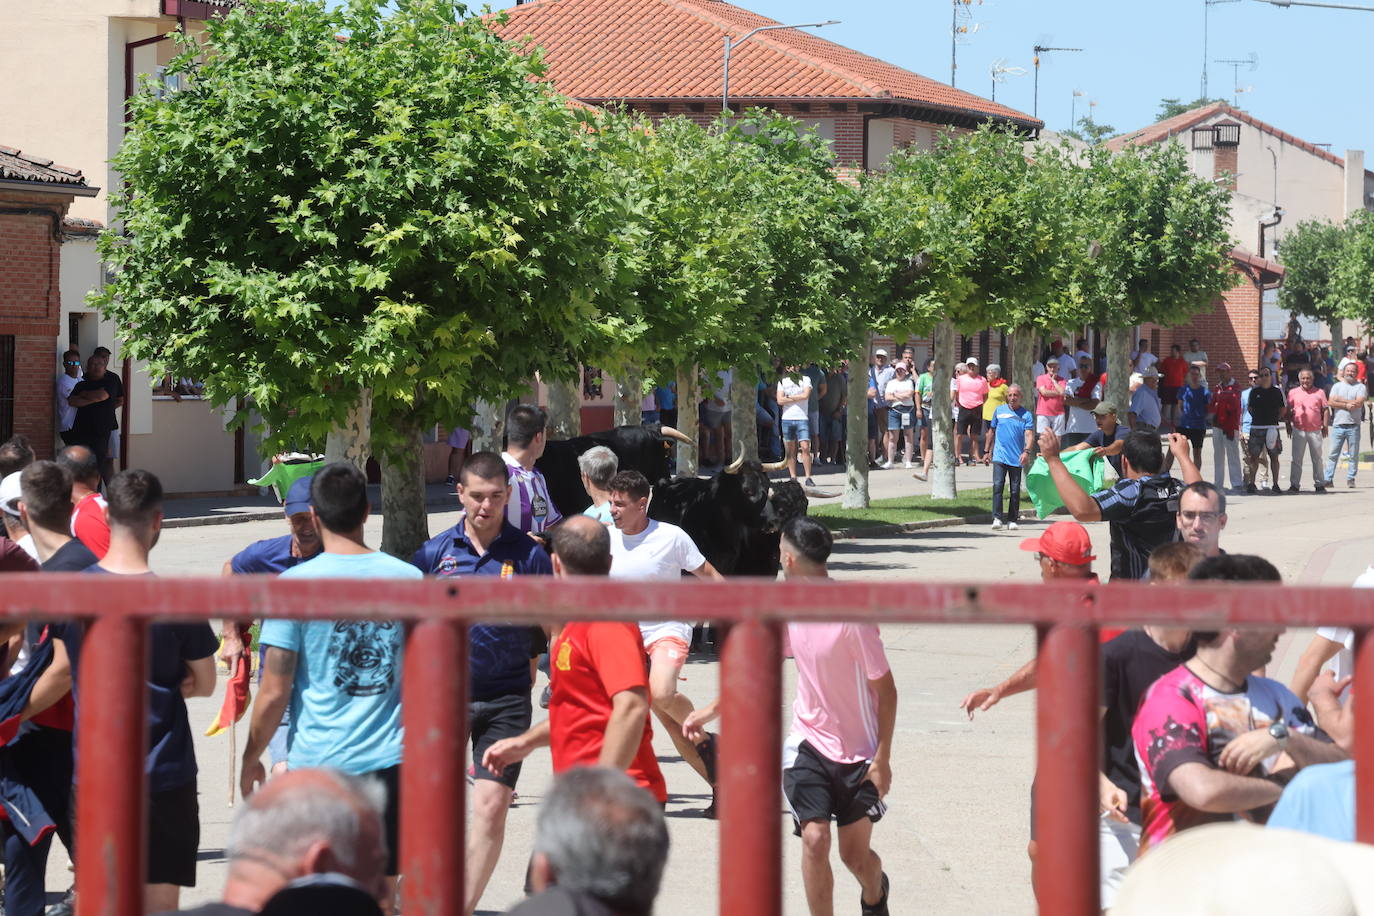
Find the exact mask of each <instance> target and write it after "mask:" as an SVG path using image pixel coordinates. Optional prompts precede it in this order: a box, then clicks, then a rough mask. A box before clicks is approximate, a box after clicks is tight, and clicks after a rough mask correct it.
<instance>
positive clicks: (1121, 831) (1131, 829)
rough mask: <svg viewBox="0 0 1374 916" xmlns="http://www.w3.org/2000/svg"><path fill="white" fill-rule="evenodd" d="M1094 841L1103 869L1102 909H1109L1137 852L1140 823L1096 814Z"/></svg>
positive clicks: (1138, 848)
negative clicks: (1098, 816)
mask: <svg viewBox="0 0 1374 916" xmlns="http://www.w3.org/2000/svg"><path fill="white" fill-rule="evenodd" d="M1097 841H1098V842H1097V845H1098V848H1099V850H1100V852H1099V855H1100V858H1101V869H1102V874H1101V884H1102V909H1104V910H1109V909H1111V908H1112V905H1113V904H1115V903H1116V892H1117V891H1118V890H1120V889H1121V882H1122V881H1123V880H1125V878H1126V869H1128V868H1130V867H1131V863H1132V862H1134V861H1135V857H1136V855H1138V854H1139V852H1140V825H1139V824H1123V823H1121V822H1120V821H1118V820H1113V819H1111V818H1107V817H1101V818H1098V826H1097Z"/></svg>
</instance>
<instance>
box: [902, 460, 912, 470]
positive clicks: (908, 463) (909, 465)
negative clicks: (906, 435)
mask: <svg viewBox="0 0 1374 916" xmlns="http://www.w3.org/2000/svg"><path fill="white" fill-rule="evenodd" d="M902 467H904V468H906V469H907V470H908V471H909V470H911V462H910V461H908V462H907V463H906V464H904V465H902Z"/></svg>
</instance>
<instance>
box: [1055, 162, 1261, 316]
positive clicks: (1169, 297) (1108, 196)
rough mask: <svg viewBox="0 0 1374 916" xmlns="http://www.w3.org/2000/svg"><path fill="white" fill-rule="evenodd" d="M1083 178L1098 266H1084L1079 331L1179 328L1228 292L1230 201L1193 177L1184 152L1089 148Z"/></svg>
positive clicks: (1094, 260) (1084, 203) (1224, 191)
mask: <svg viewBox="0 0 1374 916" xmlns="http://www.w3.org/2000/svg"><path fill="white" fill-rule="evenodd" d="M1083 179H1084V184H1083V190H1082V194H1081V197H1080V205H1081V206H1082V208H1083V210H1082V212H1083V214H1084V218H1085V220H1086V221H1087V223H1088V225H1089V227H1090V228H1089V233H1090V234H1089V235H1088V236H1087V238H1088V239H1090V240H1091V241H1092V243H1093V250H1094V257H1092V258H1091V259H1089V260H1087V261H1085V262H1084V274H1083V277H1082V281H1081V282H1082V286H1083V289H1084V291H1085V293H1086V299H1085V300H1084V301H1085V303H1086V305H1087V308H1086V309H1085V310H1084V312H1083V313H1082V314H1081V315H1080V316H1079V318H1080V320H1081V322H1082V323H1088V324H1094V325H1096V326H1098V327H1104V328H1121V327H1129V326H1131V325H1135V324H1141V323H1143V322H1155V323H1157V324H1162V325H1170V324H1177V323H1179V322H1182V321H1186V320H1187V319H1188V318H1189V317H1191V316H1192V315H1194V314H1196V313H1197V312H1200V311H1203V310H1205V309H1208V308H1210V307H1211V306H1212V303H1213V302H1214V301H1215V299H1216V298H1217V297H1218V296H1220V295H1221V293H1222V292H1224V291H1225V290H1227V289H1229V288H1230V287H1231V286H1233V285H1234V283H1235V278H1234V276H1233V274H1232V273H1231V270H1230V262H1229V260H1228V258H1227V252H1228V251H1229V250H1230V248H1231V247H1232V244H1233V243H1232V241H1231V239H1230V236H1229V225H1230V207H1229V202H1230V192H1229V191H1228V190H1227V189H1226V188H1224V187H1222V186H1220V185H1219V184H1217V183H1215V182H1212V181H1209V180H1207V179H1204V178H1199V177H1198V176H1196V175H1194V174H1193V172H1192V171H1191V170H1190V169H1189V168H1188V154H1187V151H1186V150H1184V149H1183V147H1182V146H1181V145H1180V144H1177V143H1163V144H1159V145H1158V146H1151V147H1134V146H1132V147H1127V148H1126V149H1124V150H1122V151H1120V152H1116V153H1113V152H1110V151H1109V150H1107V149H1106V148H1105V147H1094V148H1093V149H1092V150H1089V152H1088V156H1087V160H1086V162H1085V169H1084V173H1083ZM1075 323H1078V322H1075Z"/></svg>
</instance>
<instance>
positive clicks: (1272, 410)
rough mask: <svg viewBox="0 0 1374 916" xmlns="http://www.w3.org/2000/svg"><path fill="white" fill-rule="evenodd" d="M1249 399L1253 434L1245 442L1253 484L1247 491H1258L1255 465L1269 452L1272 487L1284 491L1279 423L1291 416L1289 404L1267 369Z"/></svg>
mask: <svg viewBox="0 0 1374 916" xmlns="http://www.w3.org/2000/svg"><path fill="white" fill-rule="evenodd" d="M1248 394H1249V398H1248V399H1247V400H1246V405H1245V406H1246V410H1247V411H1248V412H1249V415H1250V437H1249V439H1247V440H1246V443H1245V461H1246V465H1247V466H1248V467H1249V468H1250V481H1251V482H1250V483H1249V484H1247V485H1246V487H1245V492H1247V493H1257V492H1259V491H1258V490H1256V489H1255V484H1254V479H1255V468H1256V466H1258V465H1259V463H1260V462H1261V461H1262V460H1263V459H1264V456H1265V455H1267V456H1268V458H1269V480H1270V488H1271V489H1272V490H1273V491H1274V492H1275V493H1282V492H1283V488H1282V487H1280V486H1279V455H1281V454H1282V453H1283V439H1282V438H1281V437H1280V436H1279V424H1280V423H1282V422H1283V420H1284V418H1285V417H1286V416H1287V415H1288V405H1287V404H1286V403H1285V402H1284V397H1283V392H1282V391H1280V390H1279V389H1277V388H1275V387H1274V375H1273V373H1272V372H1270V371H1269V370H1268V369H1267V368H1266V369H1261V370H1260V371H1259V386H1258V387H1256V388H1251V389H1250V390H1249V392H1248Z"/></svg>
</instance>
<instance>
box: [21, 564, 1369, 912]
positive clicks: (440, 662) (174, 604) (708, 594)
mask: <svg viewBox="0 0 1374 916" xmlns="http://www.w3.org/2000/svg"><path fill="white" fill-rule="evenodd" d="M4 585H5V588H4V591H3V593H2V594H0V618H3V617H16V616H21V617H39V618H61V617H68V616H70V617H87V618H90V617H91V615H90V614H89V612H88V610H87V609H89V608H97V607H98V608H101V609H102V610H101V612H100V614H99V616H98V617H95V618H93V623H92V626H91V629H90V631H89V632H88V635H87V639H86V641H85V648H84V651H83V655H82V660H81V662H82V666H81V671H80V678H81V685H82V691H81V698H80V701H81V712H80V715H81V723H80V726H79V743H80V747H81V749H82V753H81V755H80V757H81V759H80V770H79V773H78V779H79V782H80V787H81V791H80V799H79V807H78V820H79V825H78V831H77V836H78V848H77V854H78V861H79V862H80V863H81V868H80V870H79V871H78V877H77V890H78V894H79V907H80V913H81V916H87V914H92V913H102V914H110V916H135V914H137V913H139V912H141V903H142V900H141V897H142V893H141V892H142V876H143V865H142V862H143V848H144V842H143V834H142V831H143V821H144V819H143V794H144V788H143V786H144V780H143V772H142V770H143V765H142V764H143V756H144V745H145V743H146V742H145V738H144V735H145V731H146V713H145V712H144V710H145V709H146V702H147V701H146V691H145V688H144V685H143V684H142V683H141V681H139V679H137V678H132V677H130V676H129V675H130V672H131V671H133V670H136V667H135V666H134V665H133V664H132V663H131V660H132V659H137V658H141V657H143V658H146V652H147V650H146V645H147V642H146V631H145V629H144V627H145V624H146V623H147V622H148V621H150V620H155V619H165V618H172V619H182V620H204V619H207V618H210V617H220V616H231V617H247V616H256V617H263V616H266V617H283V618H304V619H339V618H344V619H347V618H359V617H386V618H388V619H395V620H406V621H413V622H415V623H416V625H415V626H414V628H413V631H412V632H411V634H410V637H409V640H408V642H407V649H406V652H407V657H406V667H405V678H406V684H405V688H404V689H405V697H406V700H407V702H406V704H405V725H406V755H407V756H406V760H407V766H405V767H403V768H402V790H401V805H402V828H401V829H402V842H401V853H402V857H401V870H402V873H403V874H404V875H405V876H406V877H405V880H404V881H403V889H402V895H403V902H404V904H405V912H406V913H407V914H410V913H421V914H448V913H455V912H460V911H461V909H462V905H463V880H462V871H463V854H464V849H463V814H464V778H463V772H462V770H463V761H464V743H465V734H466V701H465V697H466V691H467V671H466V657H467V652H466V629H467V627H466V625H467V624H468V623H470V622H473V621H479V620H502V621H511V622H519V623H528V622H533V621H538V620H588V619H601V620H607V619H615V620H715V621H719V622H722V623H730V624H733V625H732V626H731V627H730V632H729V634H728V635H727V637H726V644H725V649H724V658H723V673H722V690H723V697H724V699H723V703H722V705H723V707H724V709H723V729H722V735H721V786H720V791H721V796H722V797H721V801H722V807H721V820H720V832H721V900H720V912H721V913H724V914H727V916H775V914H778V913H780V912H781V887H782V874H781V870H780V868H781V866H780V860H781V856H780V853H781V849H780V846H781V824H780V822H779V808H780V796H779V784H780V774H779V771H778V768H779V765H780V753H779V752H780V746H781V733H782V719H781V714H782V710H781V706H782V696H781V673H780V665H779V635H778V625H779V624H781V623H783V622H785V621H788V620H855V621H864V622H870V623H957V624H975V623H976V624H984V623H1002V624H1008V623H1010V624H1029V625H1035V626H1037V627H1039V628H1040V651H1041V653H1042V655H1043V657H1042V659H1041V664H1040V668H1039V678H1040V697H1039V709H1040V712H1039V715H1038V728H1039V751H1038V754H1039V760H1040V767H1039V782H1038V784H1037V789H1038V790H1039V792H1040V794H1041V797H1042V798H1043V799H1044V801H1045V803H1044V804H1040V805H1038V806H1037V817H1038V820H1037V836H1038V838H1039V840H1040V855H1041V868H1040V872H1041V874H1042V876H1043V880H1042V882H1041V888H1040V890H1041V898H1040V899H1041V906H1042V910H1043V911H1044V912H1046V913H1053V914H1055V916H1061V914H1063V916H1088V914H1090V913H1096V912H1098V905H1097V900H1098V898H1097V866H1096V862H1097V817H1096V814H1097V812H1096V804H1097V775H1096V774H1097V768H1098V765H1099V751H1098V747H1099V738H1098V731H1097V729H1098V723H1099V716H1098V705H1097V704H1098V696H1097V689H1098V688H1097V681H1098V657H1097V651H1098V650H1097V629H1098V627H1099V626H1102V625H1104V624H1112V625H1131V624H1143V623H1158V624H1167V623H1174V624H1185V625H1189V626H1193V627H1197V628H1199V629H1201V628H1208V629H1211V628H1216V627H1218V626H1223V625H1226V624H1228V623H1230V624H1242V625H1252V626H1275V625H1291V626H1315V625H1318V624H1323V625H1333V626H1350V627H1355V628H1357V629H1358V630H1359V631H1360V633H1361V641H1360V648H1359V653H1358V660H1357V663H1356V664H1357V670H1358V672H1359V674H1358V678H1359V680H1360V683H1369V684H1374V638H1371V637H1370V635H1369V632H1370V627H1371V626H1374V589H1371V590H1364V589H1353V590H1352V589H1346V588H1302V589H1298V588H1295V587H1274V586H1272V585H1244V584H1228V585H1182V586H1171V587H1170V589H1169V590H1168V591H1167V593H1165V592H1162V591H1161V590H1160V589H1158V588H1151V587H1149V586H1142V585H1108V586H1090V587H1085V588H1084V589H1083V595H1084V600H1083V601H1082V602H1066V601H1065V595H1064V590H1063V589H1062V588H1051V587H1048V586H1043V585H1040V584H1033V585H986V586H981V585H980V586H966V585H958V584H931V583H904V582H894V581H883V582H817V581H815V580H808V581H799V582H784V583H775V582H766V581H761V580H759V581H747V582H741V581H734V582H727V583H706V582H685V583H681V584H677V583H674V584H664V583H636V582H621V581H607V580H595V579H592V580H580V581H578V580H555V579H551V578H543V577H532V578H525V579H510V580H500V579H487V578H481V579H469V580H462V581H459V582H455V581H454V580H427V581H424V582H400V581H368V582H362V583H360V582H346V581H338V580H288V581H282V580H277V579H271V578H264V577H249V576H243V577H231V578H225V579H151V578H143V577H128V578H124V577H115V576H101V577H98V581H97V577H91V576H80V575H76V576H56V575H54V576H38V575H13V574H12V575H7V576H6V577H5V578H4ZM1165 594H1167V596H1168V598H1167V600H1161V597H1162V596H1163V595H1165ZM95 684H98V685H99V688H98V689H93V688H92V685H95ZM417 699H418V700H420V702H416V700H417ZM92 748H98V749H99V750H98V751H97V752H95V753H92V752H91V750H90V749H92ZM1356 750H1357V755H1356V756H1357V757H1359V758H1363V759H1374V716H1365V717H1363V718H1362V719H1361V720H1360V724H1359V727H1358V732H1357V735H1356ZM415 764H418V765H415ZM1356 775H1357V783H1358V785H1357V815H1358V820H1357V824H1358V828H1359V836H1360V838H1361V839H1362V840H1363V841H1364V842H1374V767H1366V768H1359V769H1357V771H1356ZM932 790H938V787H932Z"/></svg>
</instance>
